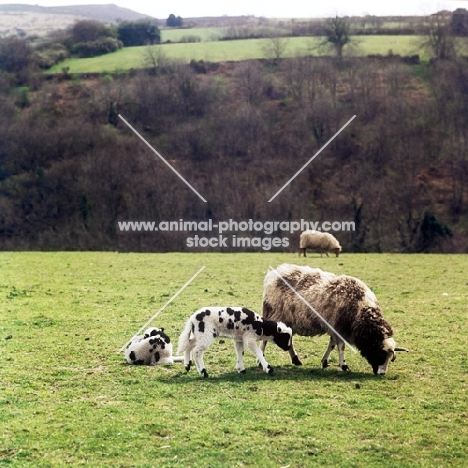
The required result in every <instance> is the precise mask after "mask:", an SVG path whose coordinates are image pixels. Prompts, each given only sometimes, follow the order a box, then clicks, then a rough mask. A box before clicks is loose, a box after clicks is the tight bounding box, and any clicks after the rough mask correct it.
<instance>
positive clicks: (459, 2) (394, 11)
mask: <svg viewBox="0 0 468 468" xmlns="http://www.w3.org/2000/svg"><path fill="white" fill-rule="evenodd" d="M0 3H1V4H4V3H23V4H24V3H26V4H31V5H40V6H65V5H90V4H110V3H113V4H115V5H118V6H120V7H124V8H129V9H131V10H134V11H137V12H138V13H144V14H147V15H150V16H154V17H155V18H161V19H164V18H167V17H168V16H169V14H171V13H173V14H175V15H176V16H181V17H182V18H189V17H197V16H222V15H229V16H234V15H255V16H265V17H268V18H308V17H324V16H332V15H335V14H338V15H339V16H343V15H362V14H371V15H379V16H383V15H426V14H430V13H434V12H435V11H439V10H444V9H447V10H455V9H456V8H460V7H461V8H467V9H468V0H450V1H442V0H437V1H433V0H387V1H379V0H325V1H317V0H315V1H314V0H286V1H285V0H282V1H277V0H233V1H229V0H228V1H227V2H225V1H219V0H218V1H216V0H166V1H161V0H146V1H145V0H39V1H37V2H36V1H31V2H29V1H27V0H25V1H24V0H20V1H18V2H14V0H13V1H12V0H6V1H5V0H0Z"/></svg>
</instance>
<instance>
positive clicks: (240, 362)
mask: <svg viewBox="0 0 468 468" xmlns="http://www.w3.org/2000/svg"><path fill="white" fill-rule="evenodd" d="M234 348H235V349H236V354H237V363H236V370H237V372H239V374H245V366H244V342H243V341H237V340H234Z"/></svg>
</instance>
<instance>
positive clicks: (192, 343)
mask: <svg viewBox="0 0 468 468" xmlns="http://www.w3.org/2000/svg"><path fill="white" fill-rule="evenodd" d="M218 336H219V337H225V338H231V339H233V340H234V347H235V349H236V353H237V363H236V370H237V372H239V373H242V374H244V373H245V367H244V362H243V354H244V347H246V348H247V349H248V350H249V351H251V352H252V353H253V354H255V356H256V357H257V361H258V362H259V363H260V365H261V366H262V368H263V370H264V371H265V372H266V373H267V374H270V375H272V374H273V373H274V370H273V368H272V367H271V366H270V365H269V364H268V362H266V360H265V358H264V357H263V353H262V352H261V351H260V348H259V347H258V345H257V341H259V340H260V339H263V340H265V341H273V342H274V343H276V344H277V345H278V346H279V347H280V348H281V349H283V350H284V351H287V350H289V347H290V346H291V343H292V341H291V340H292V331H291V329H290V328H289V327H287V326H286V325H284V324H283V323H277V322H273V321H272V320H266V319H263V318H262V317H260V316H259V315H257V314H256V313H255V312H253V311H251V310H249V309H247V308H245V307H204V308H202V309H199V310H197V311H196V312H195V313H194V314H193V315H192V316H191V317H190V318H189V319H188V321H187V324H186V325H185V329H184V331H183V332H182V334H181V335H180V338H179V346H178V348H177V354H179V355H181V354H182V353H184V364H185V369H186V370H187V372H188V371H189V370H190V366H191V365H192V361H191V360H190V355H191V354H192V355H193V358H194V360H195V365H196V366H197V370H198V372H199V374H200V375H203V377H205V378H206V377H208V373H207V372H206V368H205V364H204V362H203V353H204V352H205V351H206V350H207V349H208V347H209V346H210V344H211V343H212V342H213V341H214V339H215V338H216V337H218Z"/></svg>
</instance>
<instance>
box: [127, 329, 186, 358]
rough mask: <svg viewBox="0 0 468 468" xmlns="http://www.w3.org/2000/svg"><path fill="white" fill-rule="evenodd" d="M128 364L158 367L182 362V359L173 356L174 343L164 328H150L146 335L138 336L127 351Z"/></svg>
mask: <svg viewBox="0 0 468 468" xmlns="http://www.w3.org/2000/svg"><path fill="white" fill-rule="evenodd" d="M125 359H126V361H127V363H128V364H146V365H148V366H157V365H160V364H173V363H174V362H182V358H181V357H176V356H172V343H171V340H170V338H169V337H168V336H167V335H166V334H165V333H164V328H154V327H151V328H148V330H146V331H145V334H144V335H139V336H136V337H135V338H133V339H132V341H131V342H130V343H129V344H128V346H127V348H126V349H125Z"/></svg>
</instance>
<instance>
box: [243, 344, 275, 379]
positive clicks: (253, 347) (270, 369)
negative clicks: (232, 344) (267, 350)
mask: <svg viewBox="0 0 468 468" xmlns="http://www.w3.org/2000/svg"><path fill="white" fill-rule="evenodd" d="M244 344H245V346H246V347H247V349H248V350H249V351H251V352H252V353H253V354H255V356H257V361H258V362H259V363H260V364H261V366H262V369H263V370H264V371H265V372H266V373H267V374H268V375H273V374H274V373H275V371H274V369H273V367H271V366H270V364H268V362H266V360H265V358H264V357H263V353H262V351H261V349H260V348H259V347H258V346H257V343H256V342H255V340H244Z"/></svg>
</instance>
